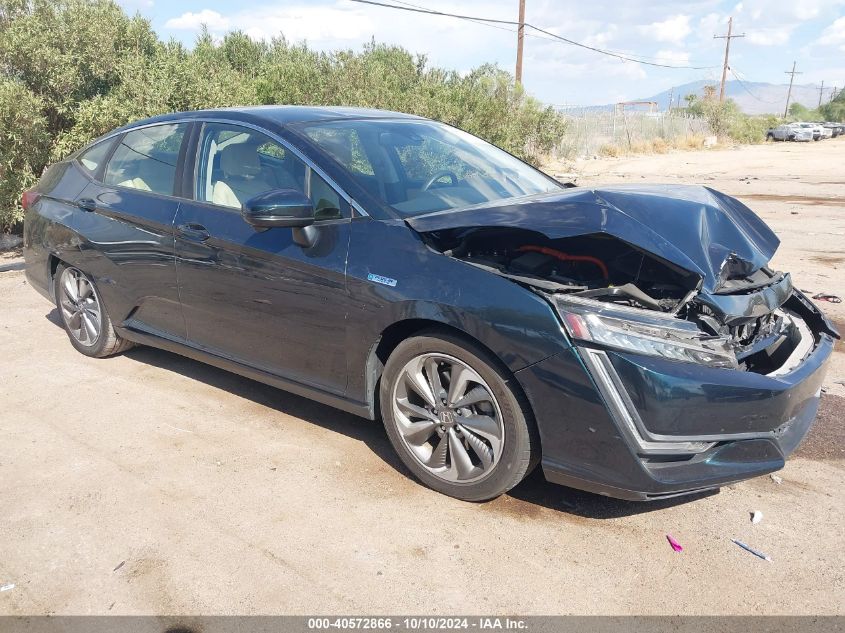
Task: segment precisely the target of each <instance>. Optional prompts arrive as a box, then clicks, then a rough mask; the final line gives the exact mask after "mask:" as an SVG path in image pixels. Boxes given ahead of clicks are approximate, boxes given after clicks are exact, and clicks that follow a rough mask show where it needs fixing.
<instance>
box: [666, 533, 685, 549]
mask: <svg viewBox="0 0 845 633" xmlns="http://www.w3.org/2000/svg"><path fill="white" fill-rule="evenodd" d="M666 540H667V541H669V545H671V546H672V549H673V550H675V551H676V552H683V551H684V548H683V547H681V544H680V543H678V541H676V540H675V539H673V538H672V537H671V536H670V535H669V534H667V535H666Z"/></svg>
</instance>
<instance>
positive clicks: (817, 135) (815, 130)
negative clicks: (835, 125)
mask: <svg viewBox="0 0 845 633" xmlns="http://www.w3.org/2000/svg"><path fill="white" fill-rule="evenodd" d="M797 125H798V127H801V128H803V129H805V130H809V131H810V132H811V133H812V135H813V140H814V141H820V140H821V139H822V138H824V132H822V127H821V126H820V125H816V124H815V123H797Z"/></svg>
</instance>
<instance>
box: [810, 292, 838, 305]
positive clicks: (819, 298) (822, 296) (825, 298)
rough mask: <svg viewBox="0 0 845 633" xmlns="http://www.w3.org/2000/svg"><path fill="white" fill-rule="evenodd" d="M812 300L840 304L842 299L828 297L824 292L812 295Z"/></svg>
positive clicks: (833, 296) (832, 296)
mask: <svg viewBox="0 0 845 633" xmlns="http://www.w3.org/2000/svg"><path fill="white" fill-rule="evenodd" d="M813 299H816V300H817V301H827V302H829V303H842V299H841V298H840V297H837V296H836V295H829V294H826V293H824V292H820V293H818V294H815V295H813Z"/></svg>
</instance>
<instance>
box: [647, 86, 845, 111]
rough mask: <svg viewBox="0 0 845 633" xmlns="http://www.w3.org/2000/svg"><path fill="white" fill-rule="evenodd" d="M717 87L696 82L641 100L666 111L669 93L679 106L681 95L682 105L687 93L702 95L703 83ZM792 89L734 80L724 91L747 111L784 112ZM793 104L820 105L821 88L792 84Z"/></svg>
mask: <svg viewBox="0 0 845 633" xmlns="http://www.w3.org/2000/svg"><path fill="white" fill-rule="evenodd" d="M708 85H709V86H713V85H715V86H716V94H718V92H719V84H718V82H717V83H715V84H714V82H712V81H693V82H691V83H688V84H683V85H681V86H675V87H674V88H672V89H669V90H664V91H663V92H660V93H658V94H656V95H652V96H651V97H645V98H643V99H638V101H656V102H657V105H658V108H659V109H660V110H665V109H666V108H667V106H668V105H669V96H670V95H672V97H673V99H672V100H673V103H674V104H675V106H676V107H677V105H678V96H679V95H680V97H681V103H680V105H682V106H683V105H686V103H685V101H684V97H685V96H686V95H688V94H697V95H699V96H701V95H702V94H703V92H704V86H708ZM788 90H789V85H788V84H769V83H762V82H752V81H744V82H742V83H740V82H739V81H736V80H732V81H727V82H725V92H726V93H727V97H728V98H729V99H733V100H734V101H735V102H736V104H737V105H738V106H739V109H740V110H742V111H743V112H745V113H746V114H783V109H784V107H785V106H786V93H787V91H788ZM824 96H825V99H826V100H827V99H829V98H830V93H829V92H827V91H825V95H824ZM789 102H790V103H796V102H797V103H800V104H803V105H805V106H807V107H808V108H810V109H811V110H812V109H813V108H815V107H816V106H817V105H818V104H819V87H818V86H814V85H812V84H803V85H798V84H795V85H793V86H792V97H791V98H790V100H789Z"/></svg>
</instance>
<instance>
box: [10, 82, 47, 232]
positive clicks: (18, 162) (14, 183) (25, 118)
mask: <svg viewBox="0 0 845 633" xmlns="http://www.w3.org/2000/svg"><path fill="white" fill-rule="evenodd" d="M43 108H44V101H43V100H42V99H41V98H40V97H38V96H36V95H34V94H33V93H32V91H30V90H29V89H28V88H27V87H26V86H25V85H24V84H23V83H22V82H20V81H17V80H14V79H8V78H6V77H0V231H4V232H8V231H11V230H12V229H14V228H16V226H17V225H18V224H19V223H20V221H21V220H22V219H23V210H22V209H21V207H20V198H21V193H22V192H23V191H24V190H25V189H27V188H28V187H31V186H32V184H33V183H34V182H35V181H36V180H37V178H38V175H39V174H40V173H41V168H42V166H43V165H44V162H45V161H46V160H47V156H48V154H49V148H50V136H49V134H48V126H47V119H46V118H45V117H44V115H43V114H42V110H43Z"/></svg>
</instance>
